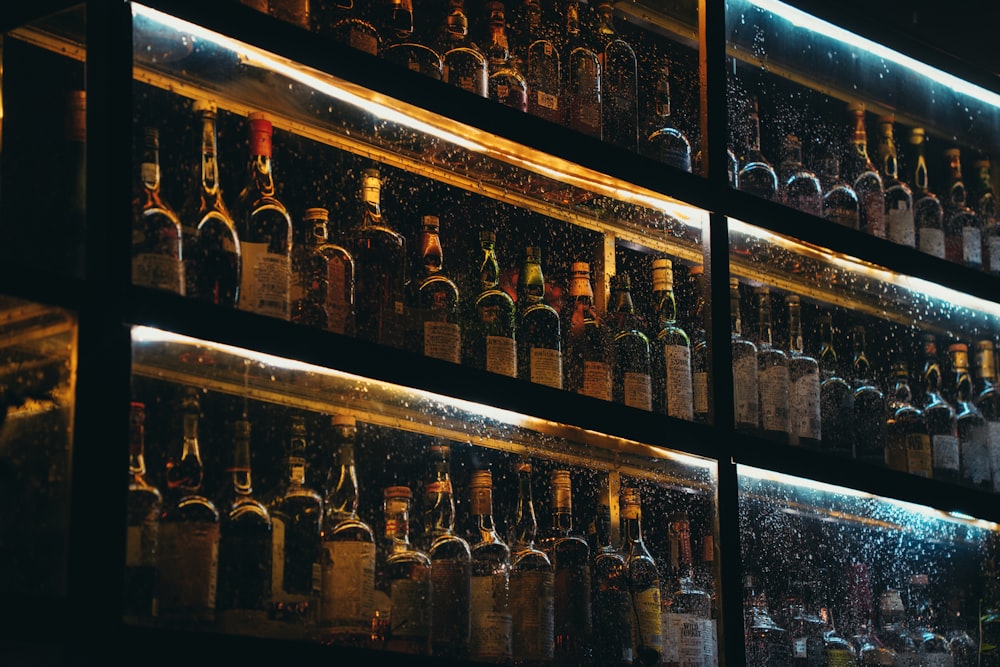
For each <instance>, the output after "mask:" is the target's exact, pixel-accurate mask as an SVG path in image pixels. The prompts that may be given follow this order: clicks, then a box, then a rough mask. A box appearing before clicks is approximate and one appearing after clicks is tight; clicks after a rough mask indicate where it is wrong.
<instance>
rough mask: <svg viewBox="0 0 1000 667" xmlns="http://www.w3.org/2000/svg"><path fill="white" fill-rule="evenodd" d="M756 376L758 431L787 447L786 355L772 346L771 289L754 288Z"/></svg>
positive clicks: (787, 381)
mask: <svg viewBox="0 0 1000 667" xmlns="http://www.w3.org/2000/svg"><path fill="white" fill-rule="evenodd" d="M754 292H755V295H756V297H757V377H758V379H759V384H758V387H759V389H760V429H761V433H762V435H763V436H764V437H765V438H768V439H771V440H776V441H778V442H781V443H785V444H787V443H788V441H789V433H790V431H791V417H790V414H789V412H788V406H789V393H790V383H789V372H788V355H786V354H785V352H784V351H783V350H780V349H778V347H777V346H775V345H774V338H773V333H772V326H771V290H770V288H768V287H758V288H756V289H755V290H754Z"/></svg>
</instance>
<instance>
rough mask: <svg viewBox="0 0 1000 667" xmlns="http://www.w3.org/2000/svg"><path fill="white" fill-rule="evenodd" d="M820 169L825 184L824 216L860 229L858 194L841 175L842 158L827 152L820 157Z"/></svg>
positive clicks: (850, 227)
mask: <svg viewBox="0 0 1000 667" xmlns="http://www.w3.org/2000/svg"><path fill="white" fill-rule="evenodd" d="M818 171H819V178H820V182H821V183H822V184H823V205H822V207H821V208H822V213H823V217H824V218H826V219H827V220H830V221H831V222H835V223H837V224H838V225H841V226H843V227H847V228H848V229H860V218H859V217H858V216H859V214H858V209H859V203H858V195H857V193H856V192H855V191H854V188H853V187H851V185H850V184H849V183H848V182H847V181H845V180H844V179H843V178H841V177H840V160H838V159H837V157H836V156H835V155H832V154H831V153H829V152H826V153H824V154H823V156H822V157H820V159H819V169H818Z"/></svg>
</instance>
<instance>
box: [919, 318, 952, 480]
mask: <svg viewBox="0 0 1000 667" xmlns="http://www.w3.org/2000/svg"><path fill="white" fill-rule="evenodd" d="M920 342H921V347H922V349H923V353H922V354H923V364H924V366H923V372H922V379H923V383H922V384H923V386H922V390H923V399H922V401H921V404H922V405H921V408H922V409H923V411H924V417H925V418H926V419H927V430H928V432H929V433H930V436H931V476H932V477H933V478H934V479H939V480H944V481H949V482H957V481H959V479H960V473H961V465H960V461H961V457H960V455H959V446H958V421H957V420H956V416H955V408H953V407H952V406H951V404H950V403H949V402H948V401H946V400H944V398H942V395H941V381H942V375H941V366H940V365H939V363H938V352H937V341H936V339H935V338H934V334H931V333H925V334H922V335H921V336H920Z"/></svg>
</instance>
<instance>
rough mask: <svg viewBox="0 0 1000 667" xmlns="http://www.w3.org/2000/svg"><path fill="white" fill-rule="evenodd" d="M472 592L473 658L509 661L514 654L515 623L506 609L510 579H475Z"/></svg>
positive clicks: (488, 577)
mask: <svg viewBox="0 0 1000 667" xmlns="http://www.w3.org/2000/svg"><path fill="white" fill-rule="evenodd" d="M469 590H470V602H471V604H470V609H471V615H472V638H471V644H470V653H471V656H472V657H474V658H477V659H488V660H506V659H509V658H510V657H511V652H512V650H513V628H512V624H513V621H512V619H511V615H510V613H509V608H508V605H507V595H508V580H507V577H506V576H503V575H497V576H493V575H487V576H484V577H472V582H471V586H470V589H469Z"/></svg>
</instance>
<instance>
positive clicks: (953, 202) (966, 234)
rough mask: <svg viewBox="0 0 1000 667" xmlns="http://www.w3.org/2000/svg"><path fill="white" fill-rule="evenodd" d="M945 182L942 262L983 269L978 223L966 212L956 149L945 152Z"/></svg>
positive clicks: (965, 194) (965, 193) (973, 212)
mask: <svg viewBox="0 0 1000 667" xmlns="http://www.w3.org/2000/svg"><path fill="white" fill-rule="evenodd" d="M944 160H945V165H946V166H947V174H948V175H947V181H946V183H945V191H944V213H945V215H944V251H945V259H949V260H951V261H953V262H957V263H959V264H964V265H965V266H968V267H970V268H973V269H981V268H982V267H983V239H982V230H981V222H980V220H979V216H977V215H976V213H975V211H973V210H972V209H971V208H969V202H968V193H967V191H966V188H965V180H964V179H963V178H962V153H961V151H960V150H959V149H957V148H949V149H948V150H946V151H945V152H944Z"/></svg>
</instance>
